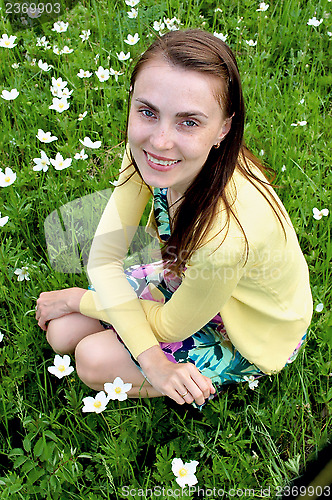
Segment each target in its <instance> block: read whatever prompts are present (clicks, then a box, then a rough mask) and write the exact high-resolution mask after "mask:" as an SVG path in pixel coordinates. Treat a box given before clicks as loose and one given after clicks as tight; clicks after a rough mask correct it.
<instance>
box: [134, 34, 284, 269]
mask: <svg viewBox="0 0 332 500" xmlns="http://www.w3.org/2000/svg"><path fill="white" fill-rule="evenodd" d="M160 56H162V57H164V58H165V59H166V61H167V62H169V64H171V65H174V66H178V67H180V68H182V69H188V70H194V71H199V72H201V73H204V74H210V75H213V76H215V77H218V78H219V79H220V82H221V85H220V91H219V95H218V96H217V98H218V100H219V102H220V105H222V107H223V112H224V116H225V118H231V117H232V121H231V128H230V130H229V132H228V133H227V135H226V136H225V138H224V139H223V141H222V142H221V145H220V147H219V148H218V149H216V148H212V149H211V151H210V153H209V156H208V158H207V160H206V162H205V164H204V165H203V167H202V169H201V171H200V172H199V173H198V175H197V176H196V177H195V179H194V180H193V182H192V183H191V184H190V186H189V187H188V188H187V190H186V192H185V193H184V195H183V197H182V199H181V204H180V205H179V206H178V208H177V210H176V212H175V216H174V221H173V224H172V227H171V236H170V237H169V239H168V241H167V242H166V244H165V246H164V248H163V257H164V259H165V260H166V261H168V262H169V268H170V269H171V270H172V271H173V272H175V273H177V274H179V273H181V271H182V269H183V267H184V265H185V263H186V261H187V260H189V259H190V257H191V256H192V255H193V253H194V251H195V250H197V249H198V248H199V247H200V245H201V243H202V241H203V239H204V238H205V237H206V235H207V234H208V232H209V229H210V228H211V226H212V223H213V221H214V218H215V215H216V213H217V211H218V207H219V206H220V198H221V199H222V201H223V203H224V207H225V208H226V211H227V221H228V222H227V230H226V233H225V234H226V236H227V231H228V228H229V222H230V216H231V215H232V216H233V217H234V218H235V220H236V222H237V223H238V225H239V227H240V228H241V230H242V232H243V235H244V239H245V245H246V259H247V258H248V253H249V244H248V240H247V237H246V234H245V232H244V230H243V228H242V225H241V223H240V221H239V220H238V218H237V217H236V215H235V213H234V211H233V210H232V208H231V203H230V201H229V199H228V196H227V191H226V186H227V183H228V181H229V180H230V179H231V177H232V175H233V172H234V170H235V167H236V166H237V167H238V168H239V170H240V172H241V173H242V174H243V175H244V176H245V177H246V178H247V179H248V181H249V182H251V183H252V184H254V185H255V187H256V188H257V189H258V190H259V191H260V193H261V194H262V196H264V197H265V199H266V200H267V201H268V203H269V204H270V206H271V207H272V209H273V210H274V212H275V214H276V216H277V217H278V219H279V222H280V223H281V225H282V228H283V230H284V234H285V236H286V233H285V229H284V226H283V223H282V220H281V217H280V215H279V213H278V212H280V213H282V214H283V211H282V209H281V207H280V206H279V204H278V203H277V201H276V200H275V198H274V197H273V196H272V195H271V193H270V190H269V188H268V186H270V182H268V181H266V182H265V181H262V180H261V179H259V178H258V177H257V176H255V174H254V173H253V172H252V171H251V170H250V166H249V162H248V161H247V160H249V161H250V162H252V163H253V164H254V165H255V166H257V167H258V168H259V169H260V170H261V171H262V172H263V173H264V174H266V173H267V172H269V173H270V174H271V173H274V172H273V170H272V169H269V168H265V167H263V166H262V165H261V164H260V162H259V161H258V160H257V158H256V157H255V156H254V155H253V154H252V153H250V151H249V150H248V149H247V148H246V146H245V145H244V143H243V130H244V117H245V109H244V102H243V94H242V88H241V79H240V75H239V70H238V67H237V63H236V59H235V56H234V54H233V52H232V51H231V49H230V48H229V47H228V46H227V45H226V44H225V43H224V42H222V41H221V40H220V39H218V38H217V37H215V36H213V35H212V34H211V33H208V32H205V31H202V30H199V29H189V30H184V31H181V30H180V31H170V32H169V33H167V34H165V35H164V36H162V37H161V38H157V39H156V40H155V41H154V42H153V43H152V45H151V46H150V47H149V48H148V49H147V50H146V51H145V52H144V54H143V55H142V56H141V57H140V59H139V60H138V62H137V63H136V65H135V67H134V69H133V72H132V75H131V82H130V83H131V85H130V96H129V97H131V95H132V92H133V89H134V86H135V81H136V78H137V76H138V74H139V72H140V71H141V70H142V69H143V67H144V65H145V64H146V63H147V62H149V61H150V60H151V59H153V58H155V57H160ZM129 106H130V99H129V100H128V114H129ZM127 123H128V117H127ZM241 160H242V161H241ZM131 161H132V164H133V165H134V167H135V169H136V170H137V172H138V173H139V170H138V167H137V165H136V163H135V160H134V158H133V157H131ZM272 180H273V179H271V181H272ZM257 183H258V184H259V186H262V187H263V188H265V190H266V192H267V194H268V197H267V196H266V194H265V193H264V192H263V191H262V190H261V189H260V187H258V186H257ZM275 206H277V207H278V209H279V210H278V211H277V209H276V208H275ZM223 229H224V228H223ZM226 236H225V238H226ZM225 238H224V239H225ZM223 241H224V240H223ZM174 256H176V258H175V259H174Z"/></svg>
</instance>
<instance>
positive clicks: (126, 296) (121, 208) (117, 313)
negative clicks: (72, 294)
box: [80, 155, 158, 355]
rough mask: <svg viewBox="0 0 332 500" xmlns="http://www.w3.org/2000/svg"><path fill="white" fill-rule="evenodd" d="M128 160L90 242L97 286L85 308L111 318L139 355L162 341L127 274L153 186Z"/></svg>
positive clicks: (93, 280)
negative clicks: (128, 259) (127, 263)
mask: <svg viewBox="0 0 332 500" xmlns="http://www.w3.org/2000/svg"><path fill="white" fill-rule="evenodd" d="M128 165H129V159H128V157H127V155H125V157H124V160H123V164H122V167H121V173H120V177H119V181H118V184H117V186H116V187H115V189H114V191H113V193H112V196H111V198H110V200H109V202H108V203H107V205H106V208H105V210H104V212H103V215H102V217H101V220H100V222H99V224H98V227H97V230H96V233H95V236H94V239H93V242H92V245H91V250H90V255H89V260H88V265H87V273H88V276H89V278H90V281H91V283H92V285H93V287H94V288H95V292H92V291H87V292H86V293H85V294H84V295H83V297H82V299H81V302H80V312H81V313H82V314H84V315H86V316H90V317H95V318H97V319H104V320H106V321H108V322H109V323H111V324H112V325H113V327H114V328H115V330H116V331H117V333H118V334H119V336H120V337H121V338H122V339H123V341H124V342H125V344H126V345H127V346H128V349H129V350H130V351H132V352H133V355H138V354H137V353H139V352H143V351H144V350H146V349H148V348H150V347H152V346H153V345H158V341H157V340H156V338H155V336H154V334H153V332H152V330H151V327H150V325H149V323H148V321H147V319H146V316H145V313H144V311H143V309H142V306H141V304H140V300H139V299H138V298H137V296H136V293H135V292H134V290H133V289H132V287H131V286H130V284H129V283H128V281H127V279H126V276H125V273H124V270H123V261H124V259H125V257H126V255H127V252H128V248H129V245H130V243H131V241H132V238H133V236H134V234H135V232H136V230H137V227H138V224H139V222H140V219H141V216H142V214H143V212H144V209H145V207H146V204H147V202H148V200H149V198H150V197H151V192H150V190H149V188H148V187H147V186H146V185H145V184H144V183H143V182H142V180H141V178H140V176H139V175H138V174H137V173H136V172H135V170H134V168H133V167H129V168H127V167H128ZM131 174H133V175H132V176H131ZM130 176H131V177H130ZM129 177H130V178H129ZM137 345H139V348H137V347H136V346H137Z"/></svg>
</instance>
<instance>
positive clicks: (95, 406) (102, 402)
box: [82, 391, 109, 413]
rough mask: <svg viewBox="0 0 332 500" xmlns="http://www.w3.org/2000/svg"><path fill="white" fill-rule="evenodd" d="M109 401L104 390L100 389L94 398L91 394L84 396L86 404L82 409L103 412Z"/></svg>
mask: <svg viewBox="0 0 332 500" xmlns="http://www.w3.org/2000/svg"><path fill="white" fill-rule="evenodd" d="M108 402H109V399H108V397H107V396H106V394H105V393H104V391H100V392H98V394H96V396H95V397H94V398H93V397H91V396H88V397H86V398H83V403H84V406H83V408H82V411H83V412H95V413H101V412H102V411H104V410H105V408H106V406H107V403H108Z"/></svg>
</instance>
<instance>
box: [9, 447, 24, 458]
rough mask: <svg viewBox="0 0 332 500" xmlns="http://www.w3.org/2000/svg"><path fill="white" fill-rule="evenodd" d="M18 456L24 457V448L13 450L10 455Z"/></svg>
mask: <svg viewBox="0 0 332 500" xmlns="http://www.w3.org/2000/svg"><path fill="white" fill-rule="evenodd" d="M17 455H24V451H23V450H22V448H13V449H12V450H10V452H9V453H8V457H16V456H17Z"/></svg>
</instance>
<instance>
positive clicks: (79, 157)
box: [74, 149, 89, 160]
mask: <svg viewBox="0 0 332 500" xmlns="http://www.w3.org/2000/svg"><path fill="white" fill-rule="evenodd" d="M74 158H75V160H86V159H87V158H89V157H88V155H87V154H85V152H84V149H81V151H80V152H79V153H76V155H75V156H74Z"/></svg>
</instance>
